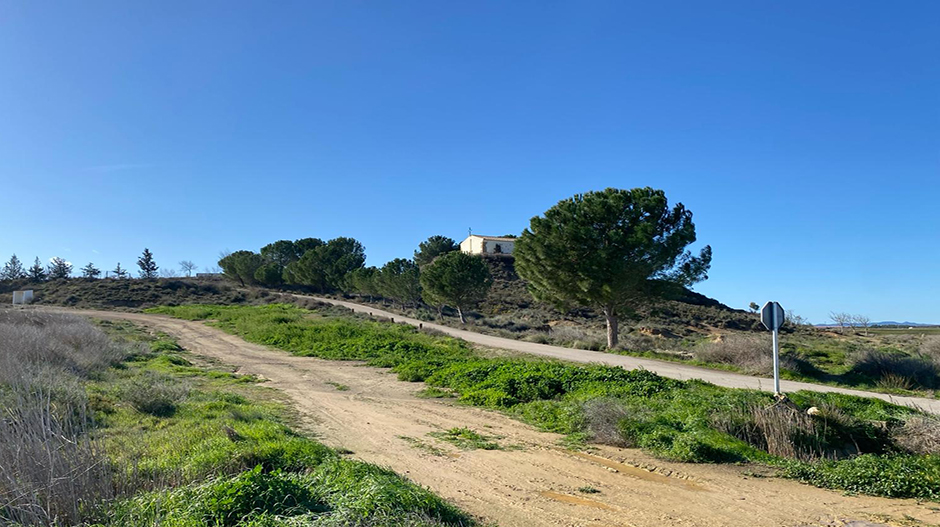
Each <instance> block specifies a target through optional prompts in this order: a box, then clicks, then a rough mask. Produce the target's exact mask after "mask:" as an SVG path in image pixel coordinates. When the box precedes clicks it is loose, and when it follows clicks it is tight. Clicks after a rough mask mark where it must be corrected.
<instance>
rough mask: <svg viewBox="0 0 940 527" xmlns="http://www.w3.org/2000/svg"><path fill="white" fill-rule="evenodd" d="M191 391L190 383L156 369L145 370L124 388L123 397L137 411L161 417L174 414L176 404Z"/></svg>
mask: <svg viewBox="0 0 940 527" xmlns="http://www.w3.org/2000/svg"><path fill="white" fill-rule="evenodd" d="M188 393H189V385H188V384H185V383H183V382H180V381H178V380H177V379H175V378H173V377H171V376H169V375H166V374H163V373H159V372H155V371H150V370H148V371H145V372H144V373H143V374H142V375H139V376H137V377H135V378H133V379H132V380H131V381H130V382H128V383H127V384H126V385H125V386H124V389H123V398H124V399H125V400H126V401H127V402H129V403H130V404H131V405H132V406H133V407H134V408H135V409H137V411H139V412H143V413H146V414H150V415H155V416H159V417H166V416H169V415H173V412H175V411H176V404H177V403H179V402H180V401H181V400H183V398H185V397H186V395H187V394H188Z"/></svg>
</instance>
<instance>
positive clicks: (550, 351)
mask: <svg viewBox="0 0 940 527" xmlns="http://www.w3.org/2000/svg"><path fill="white" fill-rule="evenodd" d="M294 296H296V297H299V298H312V299H314V300H319V301H320V302H326V303H329V304H333V305H338V306H343V307H347V308H349V309H352V310H353V311H358V312H360V313H371V314H372V315H373V316H377V317H387V318H394V319H395V322H405V323H408V324H411V325H413V326H417V325H419V324H422V325H423V326H424V327H426V328H432V329H436V330H438V331H441V332H444V333H447V334H448V335H451V336H454V337H457V338H461V339H463V340H466V341H468V342H473V343H475V344H480V345H482V346H488V347H491V348H501V349H507V350H512V351H519V352H522V353H529V354H532V355H541V356H544V357H552V358H555V359H561V360H566V361H572V362H586V363H597V364H607V365H610V366H621V367H623V368H626V369H636V368H643V369H646V370H650V371H652V372H655V373H658V374H660V375H662V376H664V377H671V378H673V379H701V380H703V381H707V382H710V383H712V384H717V385H718V386H726V387H728V388H750V389H752V390H763V391H767V392H772V391H773V384H774V383H773V379H766V378H762V377H751V376H748V375H741V374H738V373H730V372H726V371H721V370H709V369H706V368H699V367H696V366H689V365H687V364H680V363H675V362H668V361H660V360H656V359H644V358H640V357H629V356H626V355H615V354H612V353H602V352H599V351H588V350H580V349H572V348H562V347H560V346H550V345H548V344H536V343H535V342H526V341H522V340H514V339H507V338H503V337H495V336H492V335H484V334H483V333H477V332H475V331H467V330H463V329H457V328H452V327H450V326H442V325H440V324H434V323H432V322H425V321H423V320H417V319H414V318H409V317H406V316H403V315H400V314H397V313H391V312H389V311H383V310H381V309H378V308H376V307H373V306H367V305H363V304H357V303H355V302H347V301H344V300H334V299H332V298H323V297H318V296H306V295H294ZM780 389H781V390H782V391H783V392H785V393H786V392H795V391H798V390H809V391H814V392H838V393H845V394H849V395H858V396H861V397H876V398H878V399H884V400H885V401H890V402H892V403H895V404H901V405H905V406H912V407H916V408H920V409H921V410H924V411H927V412H930V413H934V414H940V399H926V398H923V397H901V396H897V395H887V394H883V393H874V392H866V391H862V390H852V389H849V388H838V387H834V386H826V385H821V384H813V383H808V382H797V381H787V380H781V381H780Z"/></svg>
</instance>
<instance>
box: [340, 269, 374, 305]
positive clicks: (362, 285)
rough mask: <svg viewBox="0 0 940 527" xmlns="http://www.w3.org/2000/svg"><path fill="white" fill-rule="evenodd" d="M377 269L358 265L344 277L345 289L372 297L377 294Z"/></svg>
mask: <svg viewBox="0 0 940 527" xmlns="http://www.w3.org/2000/svg"><path fill="white" fill-rule="evenodd" d="M378 276H379V270H378V269H376V268H375V267H360V268H359V269H355V270H353V271H352V272H350V273H349V275H348V276H347V277H346V286H347V290H348V291H349V292H352V293H357V294H359V295H360V296H368V297H369V299H370V300H371V299H372V297H374V296H375V295H378V294H379V284H378Z"/></svg>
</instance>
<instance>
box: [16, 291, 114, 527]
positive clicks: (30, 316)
mask: <svg viewBox="0 0 940 527" xmlns="http://www.w3.org/2000/svg"><path fill="white" fill-rule="evenodd" d="M124 356H125V351H124V350H123V349H122V348H120V347H117V346H115V345H114V344H113V343H112V342H111V341H110V340H109V339H108V338H107V337H106V336H105V335H104V334H103V333H101V332H100V331H98V330H96V329H95V328H94V327H92V326H91V325H90V324H89V323H88V322H87V321H85V320H83V319H81V318H78V317H73V316H68V315H59V314H48V313H37V312H31V311H19V310H0V407H2V408H3V414H2V416H0V417H2V418H0V524H3V523H13V524H17V523H19V524H23V525H68V524H75V523H79V522H81V521H82V519H83V518H84V517H85V515H86V514H88V513H89V512H91V511H92V510H93V509H94V506H95V504H96V503H99V502H100V501H102V500H105V499H110V498H112V497H114V496H115V494H116V493H118V492H120V491H119V488H120V486H121V485H119V484H118V483H116V482H115V481H114V478H113V477H112V469H111V467H110V465H109V463H108V461H107V458H106V456H105V455H104V453H103V452H102V451H101V449H100V448H99V447H98V445H96V443H95V442H94V441H92V440H91V439H89V437H88V435H87V434H86V433H85V432H86V430H87V428H88V426H89V419H88V418H87V413H86V409H87V400H86V397H85V391H84V389H83V388H82V386H81V380H82V379H88V378H92V377H94V376H96V375H98V374H100V373H101V372H102V371H103V370H104V369H106V368H107V367H108V366H110V365H111V364H113V363H115V362H117V361H119V360H121V359H122V358H123V357H124Z"/></svg>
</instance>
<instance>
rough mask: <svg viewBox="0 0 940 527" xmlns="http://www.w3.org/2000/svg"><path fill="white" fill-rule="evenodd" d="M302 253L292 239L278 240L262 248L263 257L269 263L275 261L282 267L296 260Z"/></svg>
mask: <svg viewBox="0 0 940 527" xmlns="http://www.w3.org/2000/svg"><path fill="white" fill-rule="evenodd" d="M301 256H303V254H302V253H298V248H297V246H295V245H294V242H292V241H290V240H278V241H276V242H274V243H269V244H267V245H265V246H264V247H262V248H261V258H262V259H264V261H265V262H267V263H274V264H277V265H279V266H280V267H284V266H285V265H287V264H289V263H291V262H296V261H297V260H298V259H299V258H300V257H301Z"/></svg>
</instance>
